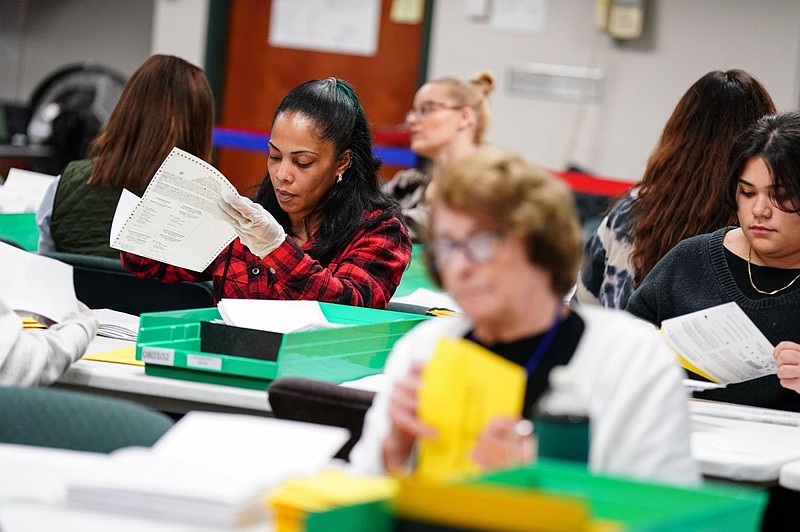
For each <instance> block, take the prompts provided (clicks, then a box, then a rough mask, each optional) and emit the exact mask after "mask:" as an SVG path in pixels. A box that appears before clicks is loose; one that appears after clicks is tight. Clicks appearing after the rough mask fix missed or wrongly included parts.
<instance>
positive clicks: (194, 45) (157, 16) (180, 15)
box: [150, 0, 209, 68]
mask: <svg viewBox="0 0 800 532" xmlns="http://www.w3.org/2000/svg"><path fill="white" fill-rule="evenodd" d="M208 3H209V0H155V13H154V16H153V41H152V45H151V47H150V50H151V53H154V54H169V55H176V56H178V57H182V58H183V59H185V60H187V61H189V62H190V63H192V64H195V65H197V66H199V67H200V68H204V67H205V59H206V31H207V28H208Z"/></svg>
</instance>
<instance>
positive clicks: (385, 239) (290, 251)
mask: <svg viewBox="0 0 800 532" xmlns="http://www.w3.org/2000/svg"><path fill="white" fill-rule="evenodd" d="M377 214H378V213H377V212H373V213H369V214H367V218H371V217H374V216H376V215H377ZM316 236H317V235H316V234H314V235H312V237H311V238H310V239H309V241H308V242H306V243H305V245H303V247H302V248H300V247H299V246H297V244H295V243H294V241H292V239H291V238H287V239H286V241H285V242H284V243H283V244H281V245H280V247H278V249H276V250H275V251H273V252H272V253H270V254H269V255H267V256H266V257H264V258H263V259H261V258H259V257H258V256H257V255H254V254H252V253H250V250H248V249H247V247H246V246H245V245H244V244H242V242H241V241H240V240H239V239H238V238H237V239H236V240H234V241H233V242H232V243H231V245H230V246H229V247H228V248H226V249H225V251H223V252H222V253H220V255H219V256H218V257H217V258H216V259H214V261H213V262H212V263H211V264H210V265H209V266H208V268H206V270H205V271H203V272H195V271H192V270H187V269H185V268H179V267H177V266H171V265H169V264H164V263H162V262H158V261H156V260H153V259H147V258H144V257H140V256H138V255H134V254H132V253H127V252H124V251H123V252H121V253H120V257H121V258H122V263H123V264H124V265H125V268H126V269H127V270H128V271H130V272H131V273H133V274H134V275H136V276H137V277H144V278H155V279H160V280H161V281H163V282H165V283H177V282H181V281H193V282H197V281H208V280H213V282H214V298H215V300H216V301H217V302H218V301H219V300H220V299H222V298H238V299H291V300H297V299H309V300H316V301H323V302H327V303H341V304H344V305H354V306H359V307H372V308H382V309H385V308H386V306H387V305H388V303H389V298H391V297H392V294H394V291H395V289H396V288H397V285H398V284H399V283H400V277H401V276H402V275H403V271H404V270H405V268H406V266H407V265H408V262H409V261H410V260H411V240H410V238H409V237H408V232H407V231H406V228H405V227H404V226H403V224H402V223H401V222H400V220H398V219H397V218H396V217H391V218H389V219H387V220H384V221H383V222H381V223H380V224H378V225H377V226H374V227H372V228H370V229H368V230H362V231H359V232H358V233H356V235H355V237H354V238H353V240H352V241H351V242H350V243H349V244H348V245H347V246H346V247H345V248H344V249H342V250H341V252H340V253H338V254H337V255H336V256H334V257H333V259H332V260H331V262H330V264H328V265H327V267H326V266H323V265H322V264H320V263H319V262H318V261H316V260H314V259H312V258H311V257H310V256H309V255H307V254H306V253H305V251H306V250H308V249H310V248H311V246H313V244H314V241H315V239H316ZM228 257H230V261H228ZM226 263H227V268H226ZM226 269H227V271H226Z"/></svg>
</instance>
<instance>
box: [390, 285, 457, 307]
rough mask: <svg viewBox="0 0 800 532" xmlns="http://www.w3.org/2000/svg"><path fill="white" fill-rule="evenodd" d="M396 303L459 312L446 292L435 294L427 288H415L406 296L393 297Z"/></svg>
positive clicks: (453, 300) (454, 302)
mask: <svg viewBox="0 0 800 532" xmlns="http://www.w3.org/2000/svg"><path fill="white" fill-rule="evenodd" d="M392 301H394V302H396V303H408V304H409V305H420V306H422V307H428V308H446V309H450V310H453V311H455V312H461V307H459V306H458V303H456V301H455V299H453V298H452V297H451V296H450V294H448V293H447V292H436V291H434V290H429V289H427V288H417V289H416V290H414V291H413V292H411V293H410V294H408V295H406V296H400V297H393V298H392Z"/></svg>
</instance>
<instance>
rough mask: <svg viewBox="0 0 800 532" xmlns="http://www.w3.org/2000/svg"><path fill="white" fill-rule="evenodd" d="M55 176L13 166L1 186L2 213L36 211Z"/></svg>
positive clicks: (0, 211)
mask: <svg viewBox="0 0 800 532" xmlns="http://www.w3.org/2000/svg"><path fill="white" fill-rule="evenodd" d="M54 180H55V176H52V175H47V174H40V173H39V172H31V171H30V170H20V169H19V168H12V169H10V170H9V171H8V177H7V178H6V181H5V183H4V184H3V185H2V186H0V213H22V212H36V211H37V210H39V205H41V203H42V199H44V194H45V192H47V187H49V186H50V185H51V184H52V183H53V181H54Z"/></svg>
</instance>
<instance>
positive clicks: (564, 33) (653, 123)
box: [428, 0, 800, 180]
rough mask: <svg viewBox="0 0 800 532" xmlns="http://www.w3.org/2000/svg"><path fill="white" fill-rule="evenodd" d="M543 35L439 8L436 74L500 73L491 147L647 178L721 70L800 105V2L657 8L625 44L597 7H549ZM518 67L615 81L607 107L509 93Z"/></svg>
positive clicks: (550, 3) (714, 0) (457, 3)
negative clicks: (674, 115) (743, 73)
mask: <svg viewBox="0 0 800 532" xmlns="http://www.w3.org/2000/svg"><path fill="white" fill-rule="evenodd" d="M545 2H546V21H545V28H544V30H543V31H542V32H541V33H534V34H513V33H509V32H506V31H500V30H497V29H493V28H491V27H490V26H489V25H488V24H486V23H483V22H475V21H472V20H469V19H468V18H467V16H466V14H465V9H464V5H465V2H464V1H461V0H438V1H437V2H436V3H435V9H434V21H433V28H432V29H433V31H432V36H431V40H432V42H431V49H430V50H431V55H430V63H429V72H428V74H429V78H435V77H438V76H444V75H455V76H458V77H463V78H469V77H471V76H472V74H474V73H475V72H476V71H477V70H481V69H488V70H491V71H493V72H494V73H495V74H496V75H497V76H498V81H499V84H498V87H497V89H496V91H495V93H493V95H492V96H491V104H492V110H493V117H492V125H491V127H490V131H489V135H488V140H489V141H490V142H493V143H496V144H499V145H502V146H505V147H508V148H511V149H514V150H516V151H519V152H520V153H523V154H525V155H526V156H528V157H531V158H534V159H535V160H538V161H539V162H541V163H542V164H544V165H546V166H548V167H551V168H554V169H563V168H565V167H566V165H567V164H568V163H570V162H572V163H576V164H578V165H581V166H582V167H584V168H586V169H587V170H590V171H592V172H595V173H598V174H599V175H604V176H608V177H614V178H620V179H630V180H637V179H639V177H640V176H641V174H642V172H643V171H644V168H645V164H646V162H647V158H648V156H649V155H650V152H651V151H652V149H653V147H654V146H655V144H656V142H657V140H658V136H659V135H660V133H661V128H662V127H663V125H664V123H665V122H666V120H667V118H668V117H669V115H670V113H671V112H672V109H673V108H674V106H675V104H676V103H677V101H678V99H679V98H680V97H681V95H682V94H683V93H684V92H685V91H686V89H688V88H689V86H690V85H691V84H692V83H694V81H696V80H697V79H698V78H700V77H701V76H702V75H703V74H705V73H706V72H708V71H711V70H715V69H722V70H726V69H730V68H742V69H744V70H747V71H748V72H750V73H751V74H753V75H755V76H756V77H757V78H758V79H760V80H761V82H762V83H763V84H764V85H765V86H766V87H767V89H768V90H769V91H770V93H771V94H772V97H773V99H774V100H775V103H776V105H777V106H778V107H779V108H781V109H788V108H794V107H796V106H797V104H798V101H799V100H800V99H799V98H798V94H800V88H799V87H798V79H800V2H797V1H791V0H774V1H769V2H763V1H759V0H702V1H697V0H650V1H648V2H645V4H646V6H647V11H646V13H645V17H646V24H645V25H646V28H645V34H644V36H643V38H642V39H641V40H639V41H630V42H616V41H614V40H613V39H611V38H610V37H608V36H607V35H604V34H599V33H598V32H597V31H596V30H595V29H594V4H595V2H593V1H590V0H545ZM511 61H523V62H540V63H554V64H562V65H573V66H596V67H599V68H601V69H602V70H603V71H604V72H605V75H606V80H605V97H604V99H603V101H602V102H600V103H599V104H586V105H579V104H572V103H563V102H555V101H548V100H541V99H533V98H530V97H524V96H519V95H512V94H509V93H508V92H507V90H506V87H505V85H506V80H505V70H506V67H507V65H508V64H509V63H510V62H511Z"/></svg>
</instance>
